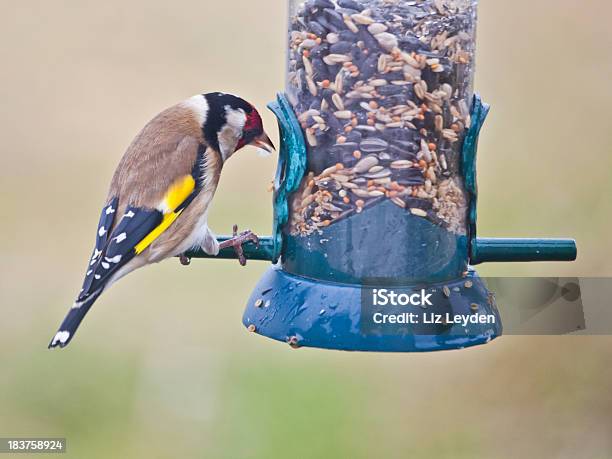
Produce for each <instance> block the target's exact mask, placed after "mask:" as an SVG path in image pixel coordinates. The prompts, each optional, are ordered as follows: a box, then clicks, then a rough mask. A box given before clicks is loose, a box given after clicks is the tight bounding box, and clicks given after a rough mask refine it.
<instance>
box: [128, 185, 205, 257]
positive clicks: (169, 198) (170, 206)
mask: <svg viewBox="0 0 612 459" xmlns="http://www.w3.org/2000/svg"><path fill="white" fill-rule="evenodd" d="M195 186H196V182H195V180H194V178H193V177H192V176H191V175H186V176H184V177H182V178H180V179H178V180H177V181H176V182H174V184H173V185H172V186H171V187H170V189H169V190H168V191H167V192H166V195H165V196H164V200H163V201H162V207H163V208H164V219H163V220H162V222H161V223H160V224H159V225H158V226H157V228H155V229H154V230H153V231H151V232H150V233H149V234H148V235H147V236H146V237H145V238H144V239H143V240H142V241H140V242H139V243H138V244H137V245H136V247H135V248H134V250H135V251H136V254H137V255H138V254H140V253H142V252H144V251H145V250H146V248H147V247H149V246H150V245H151V244H152V243H153V242H154V241H155V240H156V239H157V238H159V237H160V236H161V235H162V234H163V233H164V231H166V230H167V229H168V228H169V227H170V225H172V223H174V221H175V220H176V219H177V218H178V217H179V215H181V213H182V212H183V209H181V210H179V211H178V212H177V210H176V209H177V208H179V207H180V205H181V204H183V203H184V202H185V200H186V199H187V198H188V197H189V196H190V195H191V193H193V192H194V190H195Z"/></svg>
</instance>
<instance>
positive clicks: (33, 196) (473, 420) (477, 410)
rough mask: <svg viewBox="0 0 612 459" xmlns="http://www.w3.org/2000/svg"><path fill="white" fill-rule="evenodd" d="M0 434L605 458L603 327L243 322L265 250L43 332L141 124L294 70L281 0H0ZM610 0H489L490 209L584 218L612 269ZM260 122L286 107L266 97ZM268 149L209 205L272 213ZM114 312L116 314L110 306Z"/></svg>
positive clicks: (247, 161) (521, 225) (489, 221)
mask: <svg viewBox="0 0 612 459" xmlns="http://www.w3.org/2000/svg"><path fill="white" fill-rule="evenodd" d="M0 11H1V14H0V54H1V59H2V60H1V62H2V64H1V70H0V100H1V103H0V136H1V138H2V147H1V154H2V167H1V169H0V177H1V179H0V204H1V205H2V212H0V219H1V223H2V225H1V228H2V230H1V231H2V233H1V234H2V238H1V239H0V257H1V260H2V263H1V266H0V270H1V272H0V308H1V313H2V314H1V319H0V320H1V322H0V324H1V325H0V365H1V368H0V436H3V437H5V436H11V435H12V436H61V437H67V438H68V445H69V446H68V448H69V453H68V455H67V457H71V458H109V457H117V458H166V457H183V458H209V457H212V458H271V457H298V458H302V457H304V458H308V457H350V458H372V457H389V458H459V459H461V458H515V457H522V458H559V459H564V458H568V459H569V458H571V459H574V458H587V459H590V458H592V459H598V458H609V457H612V435H610V432H612V391H611V390H610V387H611V383H612V366H611V365H610V361H611V360H610V359H611V358H612V340H611V339H610V338H607V337H599V338H595V337H547V338H538V337H530V338H525V337H505V338H502V339H500V340H498V341H496V342H494V343H492V344H490V345H488V346H486V347H483V348H478V349H472V350H466V351H461V352H450V353H441V354H435V355H378V354H371V355H368V354H345V353H335V352H326V351H317V350H306V349H302V350H299V351H294V350H291V349H290V348H289V347H288V346H285V345H282V344H278V343H275V342H270V341H267V340H265V339H263V338H260V337H257V336H252V335H249V334H248V333H247V332H246V331H245V330H244V329H243V327H242V325H241V322H240V320H241V315H242V308H243V305H244V304H245V301H246V299H247V297H248V295H249V294H250V291H251V288H252V287H253V286H254V285H255V283H256V281H257V280H258V278H259V276H260V275H261V274H262V273H263V271H264V270H265V269H266V267H267V266H266V264H265V263H264V264H257V263H251V264H250V265H249V266H248V267H247V268H244V269H241V268H240V267H239V266H238V264H237V263H232V262H225V261H195V262H194V263H193V264H192V266H191V267H189V268H183V267H181V266H180V265H179V263H178V262H177V261H169V262H165V263H163V264H161V265H158V266H155V267H151V268H148V269H145V270H142V271H140V272H137V273H135V274H133V275H131V276H130V277H129V278H127V279H125V280H124V281H122V282H121V283H119V284H118V285H117V286H115V287H114V288H113V289H112V290H111V291H110V292H108V293H107V294H106V295H105V296H104V298H103V299H102V300H101V301H100V302H99V303H98V304H97V305H96V307H95V308H94V309H93V310H92V313H91V314H90V315H89V316H88V318H87V320H86V322H85V324H84V326H83V328H82V330H81V331H80V333H79V334H78V337H77V339H76V340H75V341H74V343H73V344H72V346H71V347H70V348H69V349H67V350H65V351H63V352H50V351H47V349H46V346H47V343H48V341H49V339H50V338H51V336H52V335H53V333H54V332H55V330H56V327H57V325H58V324H59V322H60V320H61V319H62V317H63V315H64V313H65V312H66V310H67V308H68V307H69V305H71V304H72V301H73V296H74V294H75V293H76V292H77V291H78V289H79V288H80V282H81V276H82V275H83V268H84V265H85V260H86V258H87V257H88V255H89V253H90V250H91V244H92V243H93V240H94V231H95V225H96V223H97V219H98V215H99V208H100V206H101V205H102V204H103V200H104V198H105V196H106V191H107V188H106V187H107V185H108V182H109V180H110V177H111V174H112V172H113V170H114V168H115V166H116V164H117V163H118V161H119V159H120V157H121V155H122V154H123V151H124V149H125V148H126V146H127V145H128V144H129V142H130V141H131V139H132V138H133V137H134V135H135V134H136V133H137V132H138V130H139V129H140V128H141V127H142V126H143V125H144V124H145V123H146V122H147V121H148V120H149V119H150V118H151V117H153V116H154V115H155V114H156V113H157V112H159V111H160V110H161V109H163V108H165V107H167V106H170V105H172V104H174V103H175V102H177V101H179V100H182V99H184V98H186V97H188V96H191V95H193V94H197V93H201V92H205V91H212V90H224V91H231V92H236V93H239V94H241V95H243V96H244V97H245V98H247V99H249V100H251V101H252V102H253V103H255V104H256V105H257V106H259V107H264V105H265V104H266V103H267V102H268V101H270V100H272V99H273V98H274V96H275V93H276V92H277V91H279V90H282V89H283V86H284V60H285V59H284V54H285V52H284V49H285V38H284V37H285V35H284V30H285V22H286V18H285V15H286V3H285V1H283V0H275V1H272V0H265V1H263V0H260V1H257V2H254V1H249V0H233V1H224V2H215V1H210V0H207V1H180V0H177V1H174V2H164V1H159V0H155V1H153V0H146V1H144V0H132V1H130V2H119V1H115V0H112V1H107V2H94V1H79V2H76V1H68V0H54V1H52V2H51V1H42V0H40V1H31V0H24V1H21V2H15V1H6V0H2V1H0ZM611 15H612V3H610V2H608V1H605V0H584V1H581V2H576V1H575V0H538V1H527V0H515V1H512V2H510V1H506V2H501V1H488V2H482V5H481V8H480V27H479V44H478V46H479V49H478V64H479V67H478V76H477V88H478V90H479V91H480V92H481V93H482V94H483V96H484V97H485V99H486V100H487V101H488V102H490V103H491V104H492V105H493V112H492V114H491V116H490V118H489V120H488V123H487V126H486V128H485V130H484V133H483V138H482V141H481V149H480V160H479V168H480V169H479V170H480V190H481V201H480V231H481V234H482V235H487V236H534V237H537V236H551V237H552V236H560V237H563V236H574V237H576V238H577V239H578V242H579V249H580V259H579V261H578V262H576V263H573V264H533V265H525V264H521V265H513V266H509V265H491V266H484V267H482V268H481V273H483V274H488V275H553V276H556V275H563V276H610V275H612V257H611V249H612V241H611V237H610V222H611V216H610V215H611V210H612V206H611V205H610V202H609V201H610V198H611V197H612V184H611V181H610V178H611V170H612V155H610V145H612V130H611V129H610V107H611V104H612V87H611V86H610V84H611V83H610V81H611V77H612V60H611V59H610V49H611V46H612V31H611V29H610V25H609V18H610V16H611ZM265 123H266V125H267V126H268V130H269V131H271V132H272V133H273V134H276V132H275V131H276V128H275V122H274V119H273V116H272V115H271V114H270V113H266V114H265ZM274 169H275V160H274V159H262V158H259V157H258V156H257V155H256V154H255V153H254V152H253V151H244V152H242V153H241V154H240V156H239V157H238V156H237V157H235V158H233V159H232V161H231V162H230V163H229V164H228V167H227V168H226V170H225V171H224V176H223V179H222V184H221V187H220V190H219V192H218V197H217V199H216V202H215V203H214V207H213V210H212V215H211V220H212V221H211V226H212V228H213V229H214V230H216V231H217V232H219V233H223V232H227V231H228V230H229V229H230V228H231V224H233V223H239V224H240V226H241V227H243V228H244V227H250V228H252V229H253V230H255V231H256V232H258V233H260V234H268V233H269V232H270V226H271V224H270V221H271V206H270V201H271V196H270V194H269V193H268V192H267V187H268V185H269V182H270V180H271V178H272V176H273V172H274ZM119 317H120V319H118V318H119Z"/></svg>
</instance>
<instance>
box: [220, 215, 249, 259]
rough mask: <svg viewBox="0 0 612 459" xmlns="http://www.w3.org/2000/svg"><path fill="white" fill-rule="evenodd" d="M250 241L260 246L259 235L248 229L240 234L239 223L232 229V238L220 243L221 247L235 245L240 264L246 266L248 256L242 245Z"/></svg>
mask: <svg viewBox="0 0 612 459" xmlns="http://www.w3.org/2000/svg"><path fill="white" fill-rule="evenodd" d="M248 242H252V243H254V244H255V246H256V247H259V238H258V237H257V235H256V234H255V233H253V232H252V231H248V230H247V231H243V232H242V233H240V234H238V225H234V228H233V231H232V238H231V239H229V240H227V241H223V242H221V243H220V244H219V249H225V248H228V247H233V248H234V251H235V252H236V255H238V261H239V262H240V265H241V266H246V264H247V260H246V257H245V256H244V251H243V250H242V245H243V244H246V243H248Z"/></svg>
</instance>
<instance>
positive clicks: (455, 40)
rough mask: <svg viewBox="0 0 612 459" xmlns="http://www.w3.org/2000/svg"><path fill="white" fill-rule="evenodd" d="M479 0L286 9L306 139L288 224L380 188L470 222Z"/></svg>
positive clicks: (384, 195)
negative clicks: (468, 162) (466, 150)
mask: <svg viewBox="0 0 612 459" xmlns="http://www.w3.org/2000/svg"><path fill="white" fill-rule="evenodd" d="M476 3H477V2H476V0H416V1H408V0H308V1H306V2H303V3H300V4H299V5H298V6H297V7H295V6H294V9H293V10H292V11H291V20H290V31H289V48H290V49H289V78H288V90H287V92H288V96H289V100H290V102H291V103H292V105H293V106H294V109H295V111H296V113H297V115H298V119H299V121H300V123H301V125H302V128H303V130H304V133H305V138H306V141H307V144H308V149H309V152H308V158H309V159H308V174H307V176H306V177H305V179H304V181H303V183H302V184H301V188H300V190H299V191H298V192H297V193H296V194H295V195H294V196H293V198H292V218H291V221H290V230H291V233H292V234H296V235H308V234H312V233H313V232H315V231H317V230H319V229H320V228H323V227H326V226H329V225H331V224H332V223H334V222H335V221H338V220H339V219H341V218H344V217H346V216H349V215H352V214H354V213H360V212H362V211H363V209H364V208H366V207H368V206H371V205H375V204H376V203H378V202H381V201H383V200H385V199H389V200H391V201H392V202H393V203H394V204H396V205H397V206H399V207H401V208H403V209H405V210H406V212H410V213H411V214H412V215H415V216H417V217H422V218H426V219H428V220H430V221H432V222H433V223H435V224H438V225H440V226H443V227H444V228H446V229H448V230H449V231H452V232H454V233H465V225H466V223H465V220H466V213H467V204H468V203H467V198H466V193H465V191H464V186H463V181H462V178H461V174H460V171H459V168H460V154H461V147H462V143H463V137H464V134H465V131H466V129H467V128H468V127H469V125H470V108H471V101H472V94H473V93H472V91H473V74H474V68H473V66H474V36H475V26H476Z"/></svg>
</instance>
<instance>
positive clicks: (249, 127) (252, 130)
mask: <svg viewBox="0 0 612 459" xmlns="http://www.w3.org/2000/svg"><path fill="white" fill-rule="evenodd" d="M252 108H253V109H252V110H251V112H250V113H247V118H246V122H245V123H244V128H243V129H242V137H241V138H240V140H239V141H238V146H237V147H236V150H240V149H241V148H243V147H245V146H247V145H251V146H254V147H256V148H259V149H261V150H264V151H266V152H268V153H272V152H274V150H275V149H274V144H273V143H272V141H271V140H270V137H268V135H267V134H266V132H265V131H264V128H263V121H262V120H261V116H260V115H259V113H258V112H257V110H256V109H255V108H254V107H252Z"/></svg>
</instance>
